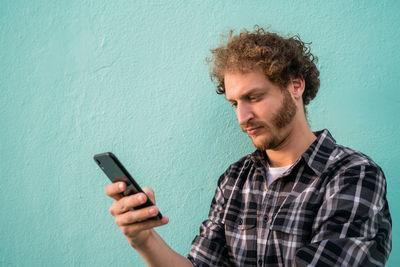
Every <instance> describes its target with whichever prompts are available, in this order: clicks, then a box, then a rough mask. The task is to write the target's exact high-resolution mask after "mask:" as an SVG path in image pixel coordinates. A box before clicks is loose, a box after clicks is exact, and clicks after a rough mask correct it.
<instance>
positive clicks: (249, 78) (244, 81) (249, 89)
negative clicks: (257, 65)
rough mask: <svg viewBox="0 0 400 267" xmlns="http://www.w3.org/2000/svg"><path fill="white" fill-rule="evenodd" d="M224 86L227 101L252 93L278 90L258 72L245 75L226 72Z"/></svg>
mask: <svg viewBox="0 0 400 267" xmlns="http://www.w3.org/2000/svg"><path fill="white" fill-rule="evenodd" d="M224 84H225V97H226V98H227V99H228V100H230V99H236V98H240V97H242V96H243V95H247V94H250V93H253V92H259V91H267V90H271V89H276V88H278V86H276V85H274V84H273V83H272V82H271V81H269V80H268V78H267V77H266V76H265V74H264V73H263V72H262V71H260V70H256V71H251V72H247V73H242V72H227V73H225V75H224Z"/></svg>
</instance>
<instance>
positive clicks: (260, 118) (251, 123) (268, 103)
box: [224, 70, 297, 150]
mask: <svg viewBox="0 0 400 267" xmlns="http://www.w3.org/2000/svg"><path fill="white" fill-rule="evenodd" d="M224 82H225V95H226V99H227V100H228V101H229V102H230V103H231V104H232V106H233V107H234V108H235V111H236V116H237V118H238V122H239V124H240V127H241V128H242V130H243V131H244V132H246V133H247V134H248V135H249V137H250V138H251V140H252V142H253V144H254V146H255V147H256V148H258V149H260V150H267V149H276V148H277V147H278V146H279V145H280V144H281V143H282V142H283V141H284V140H285V139H286V137H287V136H288V135H289V133H290V128H291V127H290V125H291V123H292V121H293V119H294V117H295V115H296V111H297V109H296V108H297V107H296V104H295V103H294V100H293V99H292V97H291V95H290V93H289V91H288V90H286V89H285V90H282V89H280V88H279V86H277V85H275V84H273V83H272V82H270V81H269V80H268V79H267V78H266V76H265V75H264V74H263V73H262V72H261V71H259V70H257V71H252V72H249V73H245V74H243V73H240V72H229V73H226V74H225V76H224Z"/></svg>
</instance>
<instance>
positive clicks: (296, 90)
mask: <svg viewBox="0 0 400 267" xmlns="http://www.w3.org/2000/svg"><path fill="white" fill-rule="evenodd" d="M290 85H291V86H290V93H291V94H292V96H293V98H294V99H296V100H298V99H302V97H303V93H304V88H305V82H304V79H303V78H302V77H299V78H292V79H291V82H290Z"/></svg>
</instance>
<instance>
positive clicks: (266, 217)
mask: <svg viewBox="0 0 400 267" xmlns="http://www.w3.org/2000/svg"><path fill="white" fill-rule="evenodd" d="M263 221H264V222H265V223H266V222H268V216H267V215H265V216H264V218H263Z"/></svg>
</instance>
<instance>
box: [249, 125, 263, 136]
mask: <svg viewBox="0 0 400 267" xmlns="http://www.w3.org/2000/svg"><path fill="white" fill-rule="evenodd" d="M261 128H263V127H262V126H258V127H252V128H246V133H247V134H248V135H255V134H257V133H258V132H260V130H261Z"/></svg>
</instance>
